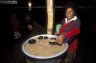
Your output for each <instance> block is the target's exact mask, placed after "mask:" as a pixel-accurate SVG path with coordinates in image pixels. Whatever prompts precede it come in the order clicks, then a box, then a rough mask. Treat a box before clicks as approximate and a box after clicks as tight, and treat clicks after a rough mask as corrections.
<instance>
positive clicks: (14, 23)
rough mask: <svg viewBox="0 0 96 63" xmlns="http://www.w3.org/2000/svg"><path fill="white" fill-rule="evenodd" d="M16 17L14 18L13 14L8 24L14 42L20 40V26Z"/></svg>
mask: <svg viewBox="0 0 96 63" xmlns="http://www.w3.org/2000/svg"><path fill="white" fill-rule="evenodd" d="M16 17H17V16H16V14H15V13H13V14H12V15H11V16H10V24H11V27H12V32H13V37H14V40H17V39H19V38H21V33H20V25H19V22H18V20H17V18H16Z"/></svg>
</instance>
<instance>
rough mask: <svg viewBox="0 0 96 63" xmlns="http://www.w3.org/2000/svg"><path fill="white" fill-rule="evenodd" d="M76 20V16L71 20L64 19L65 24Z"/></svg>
mask: <svg viewBox="0 0 96 63" xmlns="http://www.w3.org/2000/svg"><path fill="white" fill-rule="evenodd" d="M76 19H77V16H74V17H73V18H72V19H70V20H68V19H67V18H65V23H69V22H71V21H74V20H76Z"/></svg>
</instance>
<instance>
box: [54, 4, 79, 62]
mask: <svg viewBox="0 0 96 63" xmlns="http://www.w3.org/2000/svg"><path fill="white" fill-rule="evenodd" d="M57 25H58V24H57ZM56 28H57V30H58V28H59V33H58V31H56V32H57V33H56V32H55V34H58V36H57V38H56V42H57V43H59V44H62V43H63V42H68V44H69V47H68V50H67V53H68V54H67V59H66V60H65V63H66V62H68V61H70V63H72V62H71V60H72V57H73V55H74V52H76V49H77V45H78V39H77V37H78V35H79V34H80V19H79V17H78V16H77V15H76V11H75V9H74V7H73V6H72V5H66V7H65V18H64V19H63V20H62V24H61V27H60V24H59V27H58V26H56ZM69 58H70V59H69Z"/></svg>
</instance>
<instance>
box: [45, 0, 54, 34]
mask: <svg viewBox="0 0 96 63" xmlns="http://www.w3.org/2000/svg"><path fill="white" fill-rule="evenodd" d="M46 2H47V34H52V29H53V0H46Z"/></svg>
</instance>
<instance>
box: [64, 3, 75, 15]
mask: <svg viewBox="0 0 96 63" xmlns="http://www.w3.org/2000/svg"><path fill="white" fill-rule="evenodd" d="M68 8H71V9H72V10H73V11H74V15H76V6H75V5H74V4H73V3H67V4H66V5H65V8H64V11H66V10H67V9H68Z"/></svg>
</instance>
